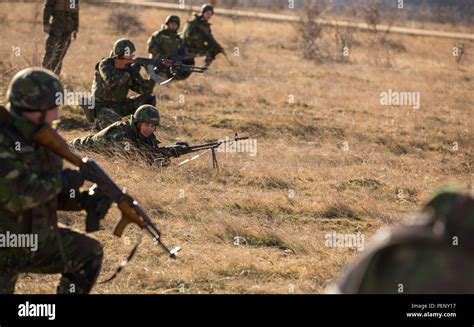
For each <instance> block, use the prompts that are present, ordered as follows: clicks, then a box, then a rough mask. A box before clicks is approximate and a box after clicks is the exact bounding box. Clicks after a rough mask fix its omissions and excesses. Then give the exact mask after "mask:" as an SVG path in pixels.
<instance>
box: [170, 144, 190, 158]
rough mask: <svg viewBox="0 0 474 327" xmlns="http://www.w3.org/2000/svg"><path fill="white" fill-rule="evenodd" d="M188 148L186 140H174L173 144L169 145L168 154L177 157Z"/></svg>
mask: <svg viewBox="0 0 474 327" xmlns="http://www.w3.org/2000/svg"><path fill="white" fill-rule="evenodd" d="M187 148H189V144H188V143H186V142H176V145H175V146H172V147H169V148H168V149H169V152H170V155H171V156H173V157H179V156H180V155H181V154H182V152H183V150H184V149H187Z"/></svg>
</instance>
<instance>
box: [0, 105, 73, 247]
mask: <svg viewBox="0 0 474 327" xmlns="http://www.w3.org/2000/svg"><path fill="white" fill-rule="evenodd" d="M1 110H3V109H1ZM10 112H11V111H10ZM11 116H12V118H11V119H10V120H7V121H5V120H2V121H0V233H4V232H5V231H7V230H8V231H10V232H11V233H35V234H38V241H39V244H42V243H41V242H44V241H45V239H46V238H47V236H48V234H49V233H50V232H51V226H52V224H55V223H56V221H55V217H56V210H81V203H80V202H81V201H80V195H79V194H78V197H77V198H73V197H70V196H69V195H70V193H69V192H68V191H67V190H62V182H61V171H62V159H60V158H59V157H58V156H56V155H55V154H53V153H52V152H50V151H49V150H47V149H45V148H44V147H41V146H35V145H34V144H33V142H32V137H33V135H34V133H35V132H36V131H37V126H36V125H34V124H33V123H31V122H30V121H29V120H27V119H26V118H23V117H20V116H18V115H16V114H15V113H14V112H11Z"/></svg>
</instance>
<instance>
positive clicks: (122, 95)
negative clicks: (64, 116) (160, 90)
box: [83, 39, 156, 131]
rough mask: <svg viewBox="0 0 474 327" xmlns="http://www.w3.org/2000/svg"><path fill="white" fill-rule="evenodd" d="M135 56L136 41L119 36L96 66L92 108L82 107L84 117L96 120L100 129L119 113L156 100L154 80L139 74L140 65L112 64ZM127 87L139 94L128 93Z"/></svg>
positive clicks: (154, 102) (132, 111)
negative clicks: (120, 67)
mask: <svg viewBox="0 0 474 327" xmlns="http://www.w3.org/2000/svg"><path fill="white" fill-rule="evenodd" d="M134 57H135V45H134V44H133V43H132V42H131V41H130V40H127V39H120V40H117V42H115V44H114V47H113V50H112V52H111V54H110V56H109V57H108V58H104V59H102V60H101V61H100V62H99V63H97V65H96V67H95V69H96V70H95V78H94V82H93V84H92V94H93V96H94V98H95V109H94V110H91V109H88V108H86V107H83V109H84V113H85V115H86V118H87V119H88V120H89V121H90V122H94V121H95V122H96V129H97V130H99V131H100V130H102V129H104V128H106V127H107V126H109V125H110V124H112V123H114V122H116V121H119V120H121V119H122V117H125V116H128V115H131V114H133V113H134V112H135V110H136V109H137V108H138V107H139V106H141V105H143V104H149V105H152V106H154V105H155V104H156V97H155V96H154V95H153V88H154V86H155V82H154V81H153V80H152V79H151V78H150V79H144V78H143V77H142V76H141V74H140V66H138V65H135V64H134V65H131V66H129V67H127V68H126V69H118V68H116V67H115V59H116V58H124V59H132V58H134ZM130 90H132V91H134V92H136V93H138V95H135V96H132V97H127V96H128V92H129V91H130Z"/></svg>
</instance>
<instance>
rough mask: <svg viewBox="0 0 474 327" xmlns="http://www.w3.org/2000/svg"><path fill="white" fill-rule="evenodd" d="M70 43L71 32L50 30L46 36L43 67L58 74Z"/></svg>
mask: <svg viewBox="0 0 474 327" xmlns="http://www.w3.org/2000/svg"><path fill="white" fill-rule="evenodd" d="M70 44H71V33H62V32H57V31H51V32H50V33H49V35H48V37H47V38H46V45H45V51H44V57H43V67H44V68H46V69H49V70H51V71H53V72H54V73H55V74H56V75H59V74H60V73H61V68H62V63H63V59H64V57H65V56H66V52H67V50H68V49H69V45H70Z"/></svg>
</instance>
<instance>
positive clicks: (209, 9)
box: [201, 3, 214, 14]
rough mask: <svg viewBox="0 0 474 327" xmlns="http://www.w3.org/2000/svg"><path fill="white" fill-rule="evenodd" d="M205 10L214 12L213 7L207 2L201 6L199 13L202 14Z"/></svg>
mask: <svg viewBox="0 0 474 327" xmlns="http://www.w3.org/2000/svg"><path fill="white" fill-rule="evenodd" d="M206 11H212V13H214V7H213V6H212V5H211V4H209V3H205V4H203V5H202V6H201V14H204V13H205V12H206Z"/></svg>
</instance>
